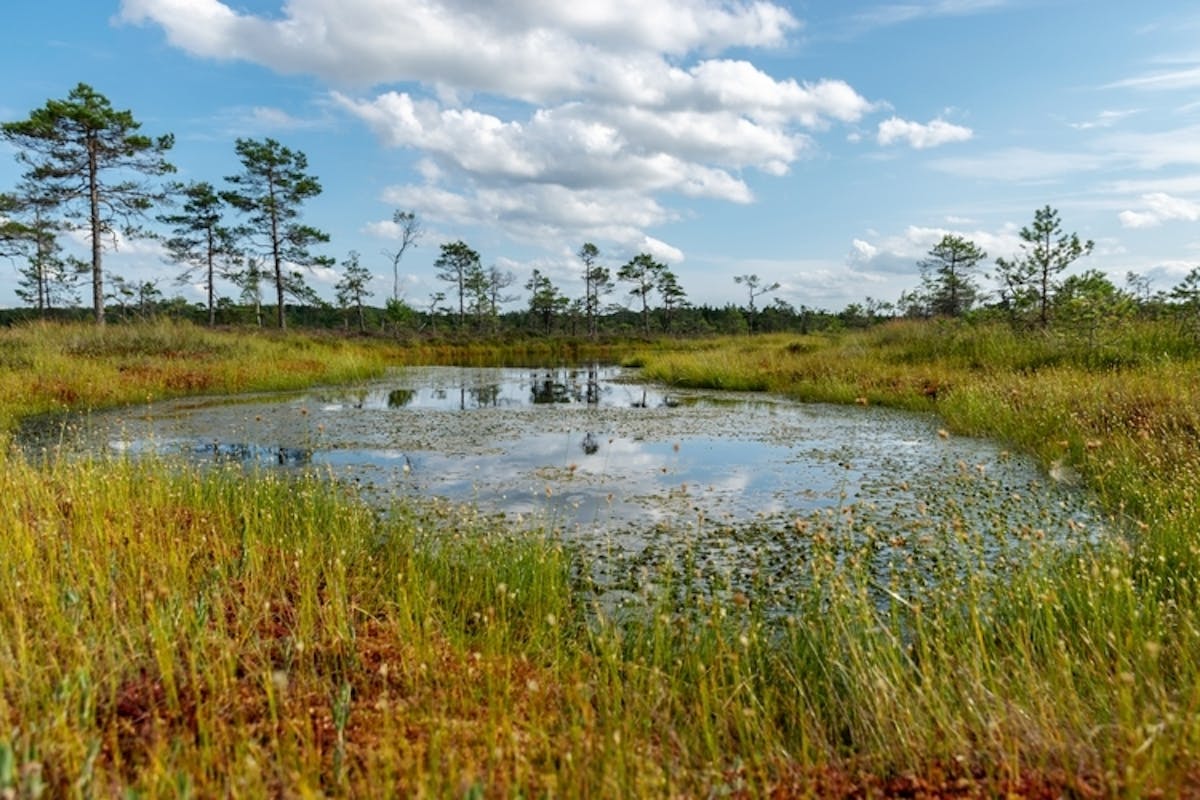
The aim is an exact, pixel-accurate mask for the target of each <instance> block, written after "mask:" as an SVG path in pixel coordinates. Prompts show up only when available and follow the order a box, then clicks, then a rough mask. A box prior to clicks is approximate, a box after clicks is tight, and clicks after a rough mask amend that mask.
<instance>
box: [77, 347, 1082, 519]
mask: <svg viewBox="0 0 1200 800" xmlns="http://www.w3.org/2000/svg"><path fill="white" fill-rule="evenodd" d="M624 377H626V374H625V373H623V372H622V371H621V370H618V369H616V368H590V369H588V368H570V369H462V368H443V367H439V368H432V367H431V368H412V369H404V370H398V371H396V372H395V373H393V374H391V375H389V376H388V377H387V378H386V379H383V380H380V381H377V382H374V383H371V384H367V385H363V386H358V387H350V388H327V389H321V390H314V391H309V392H305V393H300V394H290V395H286V396H272V397H263V398H259V399H255V400H252V401H247V399H246V398H238V399H237V400H236V402H234V401H214V400H207V399H206V400H187V401H175V402H166V403H160V404H155V405H153V406H150V407H149V408H145V407H143V408H139V409H136V410H131V411H126V412H122V413H116V412H114V413H107V414H99V415H94V416H92V417H90V418H89V419H88V420H87V421H86V424H84V425H83V426H82V428H81V429H80V430H79V431H78V432H76V433H75V434H74V438H73V443H74V444H75V445H77V446H79V447H82V448H85V449H90V450H93V451H95V450H100V449H104V448H109V449H113V450H119V451H123V452H134V453H136V452H144V451H147V450H153V451H159V452H169V453H181V454H185V455H187V456H189V457H193V458H197V459H215V460H226V461H237V462H242V463H247V464H255V465H260V466H269V467H280V468H286V469H296V468H307V467H310V466H315V467H319V468H322V469H328V470H330V471H332V472H333V473H334V474H335V475H336V476H337V477H338V478H339V479H341V480H344V481H347V482H351V483H354V484H356V485H358V486H359V487H361V488H362V490H363V493H364V495H365V496H366V497H367V498H368V499H371V500H373V501H375V502H380V503H387V502H390V501H391V500H393V499H397V498H403V497H407V496H438V497H445V498H448V499H451V500H456V501H470V502H475V503H478V504H479V505H480V506H482V507H483V508H484V509H485V510H487V511H491V512H503V513H505V514H508V515H522V516H528V517H531V518H533V519H534V520H535V521H539V520H540V521H549V522H551V523H553V524H554V525H556V526H560V527H563V528H565V529H588V530H596V529H603V530H615V529H618V528H622V527H627V526H629V525H630V524H636V525H642V526H644V525H646V524H647V522H651V523H664V524H681V523H682V524H687V523H694V522H696V521H697V520H700V519H705V520H710V521H714V522H725V521H728V522H742V521H747V520H753V519H756V518H762V517H768V516H781V515H805V514H809V513H812V512H814V511H815V510H820V509H828V508H832V507H836V506H841V505H846V504H849V503H854V502H865V503H869V504H872V505H874V506H876V507H878V508H882V509H883V510H884V511H886V510H887V509H888V508H890V507H897V508H898V507H901V506H905V505H908V506H912V505H914V504H917V503H920V502H921V501H922V499H923V498H933V497H938V496H940V495H941V494H944V493H945V491H946V489H945V487H946V486H947V485H949V482H951V481H952V480H954V479H955V478H956V476H961V475H962V474H964V472H966V473H970V474H972V475H979V476H987V479H988V481H989V485H991V486H992V487H994V488H996V490H997V491H1000V490H1002V491H1026V489H1027V488H1028V487H1030V486H1033V485H1040V483H1041V482H1042V477H1041V475H1040V474H1039V472H1038V470H1036V469H1035V468H1034V467H1033V466H1032V465H1031V464H1029V463H1028V462H1026V461H1023V460H1021V459H1016V458H1011V457H1008V456H1007V455H1006V454H1002V453H1001V452H1000V451H999V449H998V448H997V447H995V446H994V445H993V444H991V443H989V442H986V441H981V440H975V439H968V438H962V437H950V438H943V437H941V436H939V435H938V432H937V428H936V424H935V422H934V420H933V419H932V418H931V417H929V416H922V415H915V414H907V413H900V412H892V411H887V410H882V409H876V408H862V407H857V406H852V407H840V406H824V405H801V404H796V403H792V402H789V401H787V400H784V399H781V398H777V397H768V396H762V395H745V394H732V393H716V392H701V391H676V390H666V389H663V388H662V387H654V386H647V385H642V384H638V383H636V382H629V381H627V380H622V379H623V378H624ZM1039 491H1041V493H1042V494H1046V492H1047V489H1046V487H1042V488H1041V489H1039ZM1047 502H1051V503H1058V504H1059V505H1060V506H1061V505H1063V504H1064V503H1065V502H1066V501H1065V500H1062V499H1055V498H1051V499H1049V500H1048V501H1047Z"/></svg>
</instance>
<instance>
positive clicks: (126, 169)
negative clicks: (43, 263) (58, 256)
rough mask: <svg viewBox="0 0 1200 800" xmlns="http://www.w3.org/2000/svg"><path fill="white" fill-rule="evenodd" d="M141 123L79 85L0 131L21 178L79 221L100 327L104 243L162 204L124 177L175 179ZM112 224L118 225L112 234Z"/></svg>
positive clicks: (169, 142) (165, 140)
mask: <svg viewBox="0 0 1200 800" xmlns="http://www.w3.org/2000/svg"><path fill="white" fill-rule="evenodd" d="M140 128H141V123H139V122H137V121H136V120H134V118H133V114H132V113H131V112H129V111H117V110H116V109H114V108H113V107H112V104H111V103H110V102H109V100H108V98H106V97H105V96H104V95H102V94H100V93H99V92H97V91H96V90H95V89H93V88H92V87H91V86H88V85H87V84H85V83H81V84H79V85H78V86H76V87H75V88H74V89H72V90H71V92H70V93H69V94H68V95H67V98H66V99H65V100H48V101H47V102H46V105H45V106H43V107H42V108H39V109H36V110H34V111H33V112H32V113H31V114H30V115H29V119H26V120H21V121H18V122H8V123H5V124H4V125H3V126H0V133H2V135H3V137H4V138H5V139H7V140H8V141H9V142H11V143H12V144H13V145H15V146H16V147H17V150H18V158H19V159H20V160H21V161H22V162H24V163H26V164H28V165H29V166H30V170H29V173H28V177H29V178H30V179H31V180H33V181H35V182H38V183H40V184H42V185H43V186H44V187H45V191H46V192H47V194H48V195H50V196H52V197H53V198H54V202H55V203H56V204H57V205H61V206H64V207H65V208H66V209H67V211H68V213H69V215H71V216H74V217H81V218H86V220H87V222H86V224H84V225H83V226H82V227H83V228H84V229H85V230H87V232H88V236H89V237H90V239H91V246H92V261H91V272H92V311H93V314H94V316H95V319H96V322H97V323H99V324H103V323H104V297H105V295H104V270H103V262H102V255H103V251H104V242H105V240H106V239H107V240H109V241H112V242H114V243H115V242H116V237H117V234H118V232H119V231H123V232H125V233H136V232H137V228H136V226H135V225H134V223H135V221H137V220H139V219H140V218H142V217H144V216H145V215H146V214H147V213H148V212H149V210H150V209H151V208H152V207H153V206H154V205H155V204H156V203H158V202H161V201H162V200H163V198H164V193H163V192H162V191H161V190H159V189H155V188H153V187H152V186H150V185H148V184H146V183H143V182H140V181H137V180H131V179H129V178H128V175H129V174H130V173H139V174H141V175H143V176H147V177H158V176H162V175H166V174H167V173H170V172H174V171H175V168H174V167H173V166H172V165H171V164H170V162H168V161H167V160H166V153H167V151H168V150H170V149H171V147H172V146H173V145H174V143H175V138H174V137H173V136H172V135H170V134H167V135H165V136H160V137H158V138H156V139H155V138H151V137H149V136H145V135H143V134H140V133H138V130H139V129H140ZM118 223H121V224H122V226H121V227H120V228H118Z"/></svg>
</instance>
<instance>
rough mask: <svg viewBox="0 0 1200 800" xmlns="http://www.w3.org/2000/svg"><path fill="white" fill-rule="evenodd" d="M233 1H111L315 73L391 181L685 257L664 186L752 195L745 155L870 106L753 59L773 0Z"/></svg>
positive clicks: (750, 162) (526, 229) (506, 220)
mask: <svg viewBox="0 0 1200 800" xmlns="http://www.w3.org/2000/svg"><path fill="white" fill-rule="evenodd" d="M242 9H243V7H242V6H240V5H239V4H236V3H234V2H232V0H122V5H121V14H120V18H121V19H122V20H123V21H125V22H126V23H130V24H152V25H156V26H158V27H160V28H161V29H162V30H163V31H164V33H165V35H166V37H167V39H168V41H169V42H170V43H172V44H173V45H174V46H176V47H178V48H180V49H182V50H185V51H187V52H188V53H191V54H193V55H195V56H197V57H202V58H210V59H216V60H227V61H234V60H237V61H247V62H252V63H255V64H259V65H262V66H264V67H266V68H269V69H271V70H274V71H276V72H279V73H283V74H308V75H313V76H316V77H317V78H318V79H320V80H322V81H324V82H325V83H326V84H328V85H329V86H330V87H331V92H330V96H331V97H332V100H333V106H334V107H335V108H337V109H340V110H342V111H343V112H346V113H348V114H350V115H351V116H353V117H355V118H357V119H359V120H361V121H362V122H363V123H364V124H366V125H367V126H368V127H369V129H370V130H371V131H373V132H374V134H375V135H376V136H377V138H378V139H379V141H380V142H382V143H383V144H384V145H385V146H388V147H394V148H400V149H407V150H412V151H414V152H416V153H418V154H419V156H420V158H419V162H418V163H419V169H418V172H419V176H417V177H416V181H417V182H414V183H412V184H409V185H397V186H393V187H392V188H391V189H390V190H389V191H388V193H387V197H386V198H385V199H389V200H390V202H393V203H396V204H398V205H402V206H403V207H405V208H411V209H412V210H414V211H416V212H418V213H420V214H421V215H422V216H425V217H428V218H430V219H432V220H435V221H442V222H453V223H460V224H481V225H489V226H500V227H501V228H502V230H504V232H505V233H506V234H509V235H512V236H516V237H518V238H522V239H539V238H540V239H541V241H540V243H541V244H542V245H544V246H547V247H550V248H553V249H561V247H562V246H563V244H564V242H569V241H576V242H577V241H579V240H581V239H582V238H583V237H585V236H586V237H591V238H596V239H602V240H603V239H604V238H605V237H608V239H607V240H608V241H610V242H611V243H614V244H617V245H619V246H622V247H648V248H651V249H652V250H654V251H655V252H656V253H658V254H660V255H661V256H662V257H663V258H664V259H667V260H672V261H677V260H679V259H680V258H682V256H683V254H682V253H679V252H678V249H677V248H675V247H674V246H673V245H670V244H668V243H665V242H660V241H658V240H657V239H654V238H653V237H651V236H650V235H649V234H648V233H647V229H648V228H649V227H651V226H653V225H658V224H662V223H663V222H666V221H669V220H671V219H674V218H675V217H676V214H675V212H672V211H671V210H670V209H669V203H670V198H671V197H676V198H687V199H690V198H705V199H715V200H722V201H726V202H732V203H739V204H744V203H750V202H753V201H754V193H753V191H752V189H751V183H750V182H749V178H748V173H758V174H760V175H766V176H781V175H785V174H787V173H788V172H789V171H791V169H792V167H793V165H794V164H795V163H796V162H797V161H798V160H799V159H801V158H803V157H806V156H807V154H808V153H809V152H810V151H812V150H814V149H815V147H816V141H815V138H814V137H815V136H816V135H817V134H819V133H820V132H822V131H825V130H827V129H829V128H830V127H832V126H834V125H838V124H846V125H852V124H855V123H858V122H859V121H860V120H862V118H863V117H864V116H866V115H867V114H869V113H871V112H872V111H874V110H875V109H876V108H877V107H878V106H877V104H875V103H873V102H871V101H869V100H867V99H866V98H864V97H863V96H862V95H861V94H859V93H858V92H857V91H856V90H855V89H854V87H852V86H850V85H849V84H848V83H846V82H845V81H841V80H837V79H836V78H829V77H820V76H815V77H813V78H812V79H802V78H798V77H793V76H774V75H771V74H769V73H767V72H766V71H764V70H763V69H761V68H760V67H759V66H758V65H756V64H755V63H753V61H752V60H751V58H752V56H753V53H754V52H755V51H757V50H759V49H761V48H773V47H779V46H782V45H785V44H787V42H788V37H789V36H790V35H792V34H793V33H794V32H795V31H797V30H798V29H799V28H800V27H801V22H800V21H799V20H798V19H797V18H796V17H795V16H794V15H793V13H792V11H791V10H790V7H789V4H786V3H782V2H777V1H775V0H589V2H586V3H583V2H580V3H564V2H561V0H513V1H512V2H507V3H492V2H484V0H423V2H400V1H399V0H287V2H282V3H281V7H280V8H279V10H278V12H277V13H274V14H269V13H251V12H247V11H245V10H242ZM732 52H736V57H732V56H730V53H732ZM266 116H267V117H269V118H271V119H272V120H273V121H275V122H277V123H286V122H290V121H292V120H290V119H287V118H282V117H279V115H278V114H266ZM933 124H934V125H936V124H937V121H935V123H933ZM951 127H953V126H951ZM937 135H939V134H938V133H936V132H934V133H931V134H927V135H926V139H928V138H929V137H930V136H937ZM941 135H944V134H941ZM546 237H550V239H551V240H546ZM558 237H561V239H560V238H558Z"/></svg>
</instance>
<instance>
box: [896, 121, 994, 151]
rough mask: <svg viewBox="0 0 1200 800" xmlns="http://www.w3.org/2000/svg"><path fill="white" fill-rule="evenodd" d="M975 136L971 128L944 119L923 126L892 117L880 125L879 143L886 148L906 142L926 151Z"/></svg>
mask: <svg viewBox="0 0 1200 800" xmlns="http://www.w3.org/2000/svg"><path fill="white" fill-rule="evenodd" d="M973 135H974V132H973V131H972V130H971V129H970V128H964V127H963V126H961V125H955V124H953V123H950V122H946V121H945V120H943V119H934V120H933V121H931V122H928V123H925V124H922V123H920V122H910V121H908V120H905V119H900V118H899V117H890V118H889V119H886V120H884V121H883V122H881V123H879V135H878V139H879V143H880V144H881V145H883V146H885V147H886V146H887V145H890V144H894V143H895V142H906V143H907V144H908V145H909V146H910V147H913V148H915V149H917V150H924V149H926V148H930V147H939V146H941V145H943V144H950V143H952V142H965V141H967V140H968V139H970V138H971V137H972V136H973Z"/></svg>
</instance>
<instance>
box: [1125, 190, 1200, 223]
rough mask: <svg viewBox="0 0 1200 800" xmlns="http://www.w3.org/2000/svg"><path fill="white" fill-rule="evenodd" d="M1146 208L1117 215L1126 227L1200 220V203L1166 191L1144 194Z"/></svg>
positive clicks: (1143, 199)
mask: <svg viewBox="0 0 1200 800" xmlns="http://www.w3.org/2000/svg"><path fill="white" fill-rule="evenodd" d="M1142 202H1143V203H1144V204H1145V206H1146V207H1145V209H1144V210H1142V211H1122V212H1121V213H1120V214H1118V215H1117V217H1118V218H1119V219H1120V220H1121V224H1122V225H1123V226H1124V227H1126V228H1154V227H1157V226H1159V225H1162V224H1163V223H1164V222H1169V221H1172V220H1185V221H1187V222H1195V221H1197V220H1200V203H1194V202H1192V201H1191V200H1184V199H1183V198H1181V197H1173V196H1171V195H1169V194H1167V193H1165V192H1153V193H1151V194H1144V195H1142Z"/></svg>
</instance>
